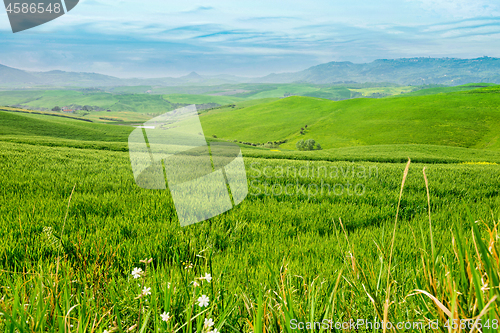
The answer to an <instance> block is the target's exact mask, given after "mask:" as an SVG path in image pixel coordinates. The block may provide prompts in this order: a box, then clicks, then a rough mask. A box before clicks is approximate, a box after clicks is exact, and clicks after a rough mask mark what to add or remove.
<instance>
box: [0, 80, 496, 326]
mask: <svg viewBox="0 0 500 333" xmlns="http://www.w3.org/2000/svg"><path fill="white" fill-rule="evenodd" d="M496 89H497V88H495V87H491V88H486V89H483V90H479V91H476V90H472V91H469V92H459V93H451V94H442V95H439V94H438V95H430V96H421V97H408V98H406V99H404V98H401V97H398V98H385V99H380V100H374V99H359V100H349V101H343V102H332V101H328V100H324V99H319V98H311V97H309V98H308V97H290V98H286V99H269V100H263V101H257V100H252V101H243V102H238V103H236V106H235V107H230V108H219V109H214V110H210V111H203V112H201V119H202V125H203V127H204V131H205V135H207V136H208V137H211V136H212V134H217V136H218V137H219V138H218V139H213V138H212V139H210V140H221V139H227V140H231V141H232V139H234V138H236V139H245V140H259V141H260V142H263V141H264V140H277V139H282V138H290V139H293V138H295V136H294V135H296V134H295V133H294V132H293V131H297V130H300V126H303V125H305V124H308V125H309V126H308V130H307V131H306V134H305V135H304V136H305V137H313V138H315V139H317V140H318V141H320V142H321V143H322V145H323V146H324V148H329V149H324V150H322V151H312V152H301V151H296V150H294V148H295V146H294V142H293V140H292V141H291V142H290V144H289V148H290V149H288V150H287V149H272V150H270V149H264V148H260V147H252V148H250V147H247V146H244V145H242V147H243V154H244V156H245V165H246V171H247V177H248V185H249V194H248V196H247V198H246V199H245V200H244V201H243V202H242V203H241V204H240V205H238V206H237V207H235V208H234V209H233V210H230V211H228V212H226V213H224V214H222V215H219V216H217V217H214V218H212V219H210V220H208V221H205V222H201V223H197V224H195V225H191V226H188V227H185V228H181V227H180V226H179V222H178V219H177V215H176V212H175V207H174V205H173V201H172V198H171V196H170V192H169V191H160V190H144V189H141V188H139V187H137V186H136V185H135V182H134V178H133V174H132V169H131V167H130V160H129V154H128V151H127V138H128V135H129V133H130V132H131V131H132V130H133V128H132V127H129V126H116V125H107V124H95V123H89V122H85V121H81V120H74V119H67V118H61V117H51V116H45V115H38V114H25V113H15V112H5V111H0V170H2V175H1V176H0V198H1V199H0V200H1V202H2V204H1V205H0V225H1V227H0V293H1V297H0V313H1V315H0V329H1V330H3V331H5V332H15V331H19V332H47V331H49V332H63V331H64V332H73V331H75V332H104V331H105V330H106V331H107V332H130V331H139V332H164V331H166V332H190V333H191V332H194V331H197V332H208V331H210V330H213V329H214V328H217V329H218V330H219V331H221V332H254V333H256V332H303V331H317V332H320V331H321V332H339V331H348V332H368V331H369V332H373V331H378V330H374V329H368V328H367V327H366V326H362V327H359V328H358V329H350V328H348V329H344V330H342V329H341V328H340V329H339V328H335V327H333V326H334V325H335V323H344V322H345V323H348V327H352V324H351V321H357V320H358V319H364V320H366V321H369V322H372V323H373V322H378V323H380V322H382V321H384V320H385V321H386V322H387V321H390V322H392V323H395V324H396V323H399V322H401V323H403V325H404V324H405V323H410V325H411V328H410V329H408V328H406V329H405V328H404V327H403V328H401V329H398V330H396V329H394V330H392V329H388V330H387V331H388V332H389V331H399V332H404V331H411V332H429V331H442V332H450V331H451V332H459V331H460V332H464V331H470V330H469V328H468V327H472V325H474V323H475V320H476V319H477V320H478V322H479V320H480V323H481V325H482V329H481V331H482V332H491V333H492V332H497V331H498V324H499V321H498V320H499V315H500V306H499V302H498V297H499V296H500V289H499V286H500V284H499V281H500V273H499V272H500V260H499V257H498V254H499V253H500V246H499V243H498V239H499V234H498V230H497V228H496V224H497V223H498V222H499V221H500V205H499V204H500V195H499V189H500V177H499V165H498V164H500V155H499V153H498V152H499V150H498V147H497V145H496V143H495V142H494V139H495V138H496V136H495V135H496V133H495V128H498V118H497V117H498V107H497V106H496V105H498V101H497V97H496V95H497V93H496V91H497V90H496ZM219 97H220V96H219ZM443 124H445V125H447V126H446V127H443V126H439V125H443ZM295 127H299V128H297V129H296V128H295ZM309 128H310V129H309ZM443 128H446V130H443ZM292 129H293V131H292ZM380 132H383V135H381V134H380ZM287 133H288V134H287ZM328 133H330V136H331V137H333V138H332V139H331V141H327V139H328V138H329V136H328V135H327V134H328ZM363 133H364V134H363ZM287 135H288V136H287ZM268 138H270V139H268ZM323 141H324V142H323ZM329 142H330V143H329ZM329 145H330V146H329ZM285 146H286V145H285ZM285 146H284V148H286V147H285ZM274 150H277V151H274ZM407 157H411V158H412V160H413V163H411V164H406V160H407ZM485 162H488V163H485ZM424 167H425V175H426V177H427V180H428V183H429V187H428V189H427V188H426V178H424V173H423V172H422V170H423V169H424ZM427 191H429V192H427ZM427 193H429V196H428V195H427ZM428 203H430V206H429V205H428ZM429 209H430V213H431V215H430V216H429V215H428V214H429ZM145 258H151V259H152V260H151V261H149V260H144V259H145ZM141 260H142V262H141ZM135 268H141V270H142V273H137V274H136V276H134V275H132V274H131V273H132V271H133V270H134V269H135ZM136 272H138V271H137V270H136ZM207 274H209V275H207ZM135 277H137V279H136V278H135ZM148 288H150V289H148ZM202 295H205V297H204V298H205V299H207V300H208V304H202V303H204V302H202V301H203V299H202V301H199V299H200V297H201V296H202ZM200 304H201V305H200ZM205 305H206V306H205ZM162 314H163V317H162V316H161V315H162ZM167 317H168V318H169V319H168V320H167V321H164V319H166V318H167ZM208 319H212V320H213V321H214V323H215V324H214V326H213V327H209V326H208V324H207V325H205V323H209V321H208ZM205 320H207V321H205ZM328 320H332V324H329V323H328ZM454 321H456V322H454ZM298 322H304V323H307V322H309V323H313V324H312V325H313V326H314V325H315V324H314V322H319V323H321V325H323V323H324V325H326V326H327V328H325V327H324V326H320V327H317V329H316V330H307V329H306V328H305V326H304V328H300V325H299V324H294V323H298ZM457 322H458V325H457V326H456V327H455V328H453V325H454V323H457ZM294 325H295V326H294ZM310 325H311V324H310ZM436 325H437V326H436ZM450 325H451V326H452V327H450ZM460 325H465V326H463V328H462V329H460ZM380 331H382V330H380Z"/></svg>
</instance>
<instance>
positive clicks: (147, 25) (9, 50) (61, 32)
mask: <svg viewBox="0 0 500 333" xmlns="http://www.w3.org/2000/svg"><path fill="white" fill-rule="evenodd" d="M498 7H499V6H498V5H497V3H496V2H493V0H477V1H474V2H471V1H470V0H468V1H464V0H454V1H451V0H440V1H437V0H406V1H400V0H380V1H377V2H376V3H375V2H367V1H363V0H351V1H349V2H342V3H338V2H332V1H329V0H317V1H315V2H314V3H311V2H303V1H292V2H289V1H284V0H276V1H273V2H269V1H265V0H253V1H246V0H242V1H239V2H234V1H229V0H208V1H206V2H205V3H204V4H203V5H200V4H199V3H198V2H194V1H192V0H186V1H184V2H175V3H169V4H166V3H165V2H164V1H162V0H150V1H148V2H147V3H144V2H138V1H135V0H120V1H116V0H83V1H81V2H80V4H79V5H78V6H77V7H76V8H75V9H74V10H73V11H71V12H70V13H69V14H67V15H65V16H63V17H61V18H59V19H57V20H54V21H52V22H50V23H48V24H46V25H43V26H40V27H37V28H35V29H32V30H28V31H25V32H22V33H19V34H15V35H14V34H12V32H11V31H10V27H9V25H8V19H7V16H6V15H5V13H2V12H0V63H4V64H6V65H11V66H15V67H20V68H27V69H33V70H35V69H36V70H40V69H47V70H49V69H63V70H78V71H81V70H88V71H102V72H103V73H106V74H111V75H117V76H121V77H126V76H164V75H182V74H186V73H188V72H191V71H193V70H196V71H199V72H201V73H232V74H240V75H252V76H255V75H265V74H268V73H270V72H283V71H296V70H302V69H305V68H307V67H309V66H312V65H315V64H318V63H321V62H327V61H334V60H337V61H353V62H367V61H372V60H374V59H377V58H398V57H413V56H450V57H475V56H482V55H489V56H500V43H498V42H499V41H500V37H499V34H500V12H499V8H498Z"/></svg>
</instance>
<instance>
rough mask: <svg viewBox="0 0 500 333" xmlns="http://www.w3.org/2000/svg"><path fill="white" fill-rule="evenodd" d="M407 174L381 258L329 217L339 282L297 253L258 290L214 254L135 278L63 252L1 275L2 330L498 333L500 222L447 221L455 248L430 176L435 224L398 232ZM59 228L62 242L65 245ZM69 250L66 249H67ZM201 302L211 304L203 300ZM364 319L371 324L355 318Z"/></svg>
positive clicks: (380, 246) (177, 259) (144, 270)
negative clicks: (438, 225)
mask: <svg viewBox="0 0 500 333" xmlns="http://www.w3.org/2000/svg"><path fill="white" fill-rule="evenodd" d="M409 167H410V162H408V164H407V165H406V168H405V170H404V172H403V180H402V183H401V186H400V191H399V199H398V204H397V206H396V207H395V223H394V225H393V227H392V232H391V233H388V234H386V232H387V231H386V229H385V227H384V226H382V228H381V229H380V234H379V235H372V236H373V237H372V239H371V241H372V242H373V243H374V244H375V247H376V252H375V253H371V252H370V251H369V250H368V249H364V251H363V250H362V249H360V248H359V247H357V246H356V245H355V243H354V242H355V241H356V239H354V238H353V237H352V235H351V233H352V231H350V230H349V229H346V228H345V225H344V222H343V221H342V219H339V220H338V224H337V223H335V221H332V222H334V225H335V227H334V228H333V230H332V232H333V235H332V237H333V238H334V239H336V241H337V243H338V244H339V253H338V255H339V256H341V258H342V259H341V261H342V263H341V265H336V266H332V269H333V270H334V272H333V274H332V276H333V277H334V278H333V279H326V278H324V277H322V276H321V275H318V276H316V277H312V276H311V275H309V276H299V275H296V274H294V272H293V270H292V269H291V268H290V265H289V264H290V260H291V258H290V257H289V256H290V255H288V257H287V256H285V257H284V258H283V260H282V263H281V267H280V268H279V270H276V269H275V268H274V267H273V265H271V264H270V263H268V262H267V261H265V265H264V266H260V267H261V269H263V271H261V272H259V275H261V276H263V277H265V278H264V279H261V282H260V283H258V284H255V283H252V281H250V280H248V281H247V283H245V284H243V285H237V286H234V285H229V284H227V282H226V281H227V276H228V275H231V274H232V271H233V269H232V267H230V266H229V267H226V268H225V269H223V270H217V271H215V270H214V267H213V260H214V259H213V258H214V254H215V253H214V249H213V248H205V249H203V250H201V251H199V252H198V253H197V254H196V255H195V256H194V257H191V259H190V260H184V259H181V258H182V253H181V252H178V250H177V252H175V254H174V255H173V257H172V259H171V260H170V261H169V262H167V263H160V262H155V261H154V259H145V260H141V261H140V262H138V263H137V268H141V270H140V273H138V274H136V275H137V276H133V275H132V274H131V272H130V270H129V271H124V272H121V273H120V274H113V273H112V272H109V269H110V267H111V266H110V262H109V260H112V257H111V258H107V259H106V260H108V261H106V260H102V261H100V260H94V261H93V262H88V263H86V265H85V267H81V266H79V265H78V264H77V265H75V262H73V260H74V259H72V257H71V256H69V255H68V253H66V252H64V253H63V254H62V258H61V261H60V262H59V260H56V261H55V262H52V263H47V262H42V261H41V262H40V263H39V264H38V265H32V267H26V268H24V269H23V270H22V271H19V270H17V271H5V270H3V271H2V272H3V274H4V276H3V281H7V283H6V285H4V286H3V288H2V298H1V300H0V309H1V312H2V318H3V319H2V322H1V324H0V325H1V326H0V327H2V326H3V327H2V329H3V330H4V331H5V332H16V331H18V332H47V331H50V332H103V331H104V330H106V331H107V332H131V331H138V332H164V331H166V332H194V331H197V332H210V331H215V332H217V331H224V332H250V331H251V332H254V333H257V332H296V331H306V330H307V328H310V329H311V328H312V329H313V330H314V331H318V332H332V331H333V332H336V331H351V332H354V331H361V332H363V331H376V330H375V329H370V328H369V327H368V324H369V323H376V322H378V323H382V326H381V329H382V330H383V331H393V332H400V331H401V332H403V331H414V332H428V331H430V330H434V329H437V330H438V331H442V332H475V331H481V332H496V331H498V323H499V322H498V320H499V316H500V307H499V302H498V295H499V292H500V291H499V280H500V276H499V275H500V273H499V272H500V267H499V257H498V253H499V246H498V239H499V234H498V228H497V226H498V224H497V223H493V224H491V223H485V222H480V221H475V220H474V219H472V217H471V216H469V219H470V227H469V228H468V229H465V230H461V229H460V228H459V227H458V226H457V225H453V226H450V229H449V232H450V234H451V240H452V241H451V243H449V242H446V241H441V242H439V241H438V240H436V238H435V234H434V233H433V226H432V220H431V211H430V209H431V203H432V191H430V189H429V182H428V180H427V176H426V173H425V169H424V172H423V176H424V180H425V185H426V186H425V187H426V194H427V211H428V226H427V227H425V226H424V224H420V225H418V226H412V225H408V224H404V225H402V226H400V227H399V228H398V218H399V212H400V208H401V203H402V201H404V196H405V193H404V187H405V182H406V180H407V177H408V174H409ZM71 195H72V194H71ZM71 195H70V198H71ZM69 203H70V200H68V205H69ZM464 210H467V208H466V207H464ZM67 211H68V210H66V212H67ZM66 214H67V213H66ZM65 219H66V218H65ZM63 224H64V221H63ZM401 227H403V228H408V229H402V228H401ZM62 233H63V232H61V237H59V238H60V239H64V237H62V236H63V235H62ZM404 233H411V235H412V237H411V238H412V239H413V242H414V244H413V247H414V248H415V249H416V251H415V252H414V253H412V252H406V253H405V252H401V251H400V250H399V246H398V245H400V240H401V239H400V238H401V235H402V234H404ZM466 235H469V237H467V236H466ZM63 248H64V249H65V251H67V250H68V247H67V244H64V242H63ZM303 249H304V250H306V249H307V248H306V247H303ZM268 251H269V249H268ZM372 256H375V257H376V258H377V260H375V261H373V260H372V259H371V257H372ZM408 256H416V257H417V259H418V260H417V261H415V262H419V263H420V264H418V265H413V264H412V265H408V266H406V267H403V269H401V266H404V260H405V257H408ZM375 262H376V263H377V265H374V263H375ZM407 270H412V271H413V274H407V272H405V271H407ZM207 274H210V275H209V276H210V277H211V279H207V278H206V276H207ZM247 274H248V273H247ZM135 277H137V278H135ZM203 295H204V297H206V298H207V299H208V304H201V303H200V298H201V297H202V296H203ZM361 319H363V320H364V323H363V325H360V324H359V322H358V320H361ZM211 321H213V322H214V325H213V326H210V322H211ZM300 323H304V326H303V328H301V326H300ZM353 323H355V325H353ZM384 323H385V324H384ZM389 323H390V324H389ZM398 323H401V324H402V325H403V326H402V328H401V327H398V326H397V325H398ZM339 324H340V326H339ZM342 325H344V327H343V328H342ZM404 325H409V326H404ZM339 327H341V328H340V329H339ZM408 327H411V329H408ZM309 331H310V330H309Z"/></svg>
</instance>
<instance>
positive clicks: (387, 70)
mask: <svg viewBox="0 0 500 333" xmlns="http://www.w3.org/2000/svg"><path fill="white" fill-rule="evenodd" d="M256 81H258V82H267V83H288V82H305V83H316V84H325V83H339V82H343V83H349V82H352V81H354V82H392V83H397V84H402V85H423V84H446V85H461V84H466V83H472V82H492V83H500V59H498V58H489V57H483V58H478V59H450V58H410V59H393V60H388V59H382V60H375V61H373V62H371V63H367V64H354V63H352V62H329V63H326V64H322V65H318V66H314V67H311V68H308V69H306V70H304V71H301V72H296V73H283V74H271V75H268V76H266V77H264V78H260V79H257V80H256Z"/></svg>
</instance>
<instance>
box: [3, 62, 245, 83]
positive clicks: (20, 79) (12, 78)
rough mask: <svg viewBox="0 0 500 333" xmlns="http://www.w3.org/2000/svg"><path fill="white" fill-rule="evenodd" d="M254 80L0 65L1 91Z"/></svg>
mask: <svg viewBox="0 0 500 333" xmlns="http://www.w3.org/2000/svg"><path fill="white" fill-rule="evenodd" d="M249 81H250V79H247V78H240V77H236V76H231V77H229V76H223V75H218V76H201V75H199V74H198V73H195V72H192V73H190V74H188V75H186V76H182V77H178V78H173V77H166V78H156V79H135V78H132V79H120V78H117V77H113V76H108V75H103V74H97V73H84V72H82V73H79V72H65V71H59V70H55V71H49V72H28V71H23V70H19V69H15V68H11V67H7V66H4V65H0V87H6V88H29V87H37V86H38V87H39V86H50V87H110V86H140V85H151V86H182V85H207V86H208V85H219V84H234V83H244V82H249Z"/></svg>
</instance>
